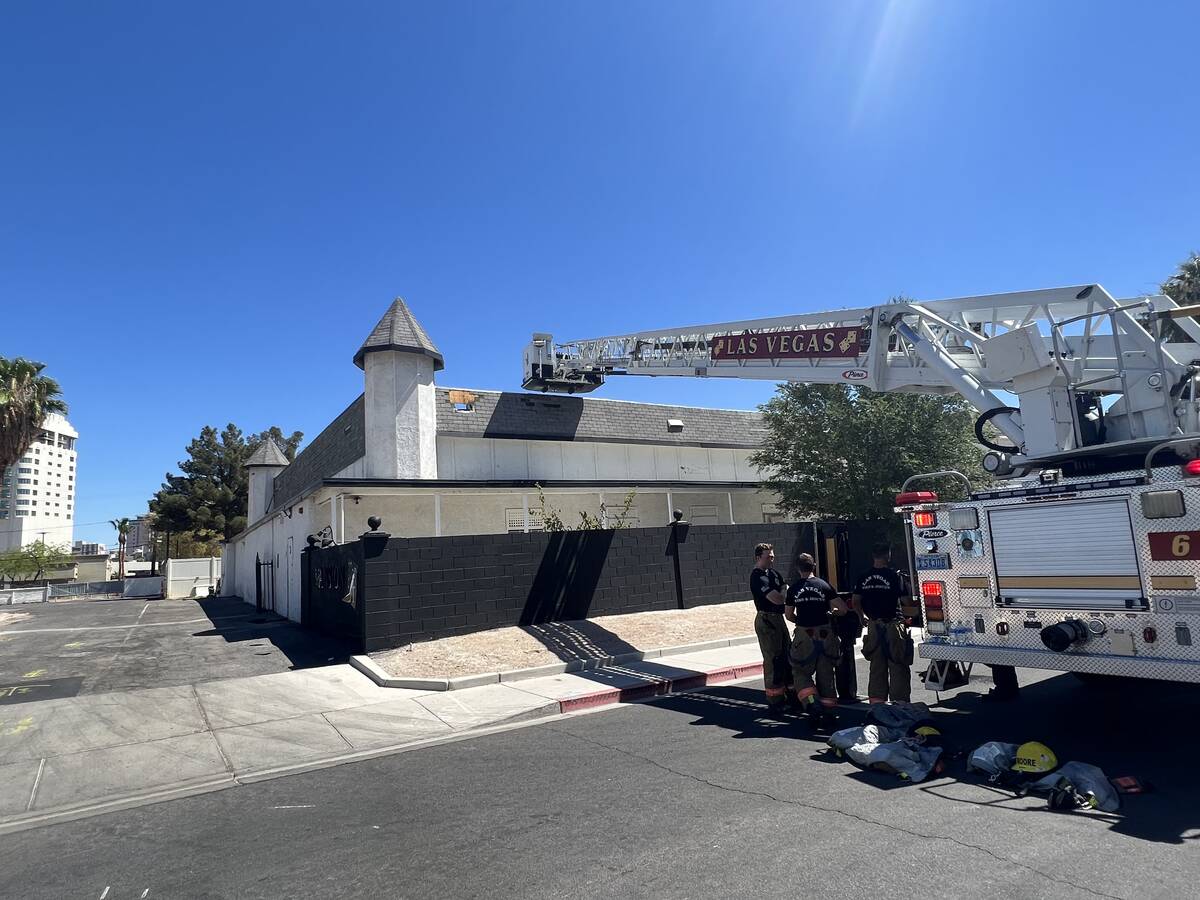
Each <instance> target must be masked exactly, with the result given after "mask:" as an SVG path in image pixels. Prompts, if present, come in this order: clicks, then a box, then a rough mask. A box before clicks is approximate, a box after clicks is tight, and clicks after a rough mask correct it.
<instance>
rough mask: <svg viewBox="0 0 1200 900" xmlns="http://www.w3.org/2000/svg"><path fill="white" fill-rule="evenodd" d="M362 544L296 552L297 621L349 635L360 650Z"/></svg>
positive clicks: (362, 635)
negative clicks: (298, 583)
mask: <svg viewBox="0 0 1200 900" xmlns="http://www.w3.org/2000/svg"><path fill="white" fill-rule="evenodd" d="M363 569H364V559H363V545H362V542H361V541H355V542H354V543H352V544H340V545H334V546H331V547H309V548H308V549H307V550H303V551H301V553H300V571H301V572H302V573H303V580H302V582H301V586H300V598H301V600H300V602H301V610H302V612H301V621H302V622H303V623H304V624H305V625H307V626H308V627H310V628H315V629H317V630H319V631H323V632H325V633H326V634H332V635H337V636H338V637H344V638H349V639H350V640H352V641H354V642H355V643H357V644H358V645H359V648H360V650H359V652H362V647H363V646H364V640H365V633H366V605H365V602H364V591H363V587H364V584H365V580H364V572H363Z"/></svg>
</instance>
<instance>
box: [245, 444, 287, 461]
mask: <svg viewBox="0 0 1200 900" xmlns="http://www.w3.org/2000/svg"><path fill="white" fill-rule="evenodd" d="M287 464H288V458H287V457H286V456H284V455H283V451H282V450H280V449H279V445H278V444H276V443H275V442H274V441H273V440H271V439H270V438H267V439H266V440H265V441H263V442H262V443H261V444H259V445H258V448H257V449H256V450H255V451H254V452H253V453H251V454H250V458H249V459H248V460H246V463H245V465H246V467H247V468H249V467H250V466H286V465H287Z"/></svg>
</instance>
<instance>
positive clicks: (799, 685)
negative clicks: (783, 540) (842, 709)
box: [784, 553, 845, 725]
mask: <svg viewBox="0 0 1200 900" xmlns="http://www.w3.org/2000/svg"><path fill="white" fill-rule="evenodd" d="M816 569H817V566H816V563H815V562H814V561H813V558H812V557H811V556H809V555H808V554H807V553H802V554H800V558H799V559H798V560H797V561H796V570H797V572H798V573H799V575H800V577H799V578H798V579H797V580H796V581H795V583H793V584H792V585H791V587H789V588H788V592H787V602H786V604H785V605H784V616H785V617H786V618H787V620H788V621H789V622H791V623H792V624H793V625H795V626H796V631H795V634H794V636H793V637H792V650H791V664H792V675H793V676H794V678H795V684H796V697H797V700H798V701H799V703H800V705H801V709H803V710H804V711H806V712H807V713H808V714H809V715H810V716H812V717H813V718H814V719H817V720H818V721H819V722H820V723H821V724H822V725H829V724H831V723H832V722H833V720H834V719H835V718H836V714H835V713H834V710H835V709H836V708H837V686H836V684H835V677H834V667H835V666H836V665H837V661H838V658H839V657H840V656H841V653H842V650H841V641H840V640H838V636H837V632H836V631H835V630H834V626H833V622H832V621H831V618H830V616H831V613H832V612H833V611H834V609H835V608H836V609H839V610H842V611H844V610H845V606H844V604H842V601H840V600H838V599H837V591H835V590H834V589H833V587H832V586H830V584H829V582H827V581H825V580H824V579H821V578H818V577H817V576H816ZM814 675H816V684H815V685H814V684H813V676H814Z"/></svg>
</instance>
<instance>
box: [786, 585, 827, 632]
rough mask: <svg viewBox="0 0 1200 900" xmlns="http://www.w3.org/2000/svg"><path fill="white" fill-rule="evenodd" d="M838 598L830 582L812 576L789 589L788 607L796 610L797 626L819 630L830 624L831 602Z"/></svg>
mask: <svg viewBox="0 0 1200 900" xmlns="http://www.w3.org/2000/svg"><path fill="white" fill-rule="evenodd" d="M836 596H837V591H835V590H834V589H833V587H832V586H830V584H829V582H828V581H825V579H823V578H818V577H817V576H816V575H810V576H809V577H808V578H804V579H802V580H800V581H797V582H796V583H795V584H793V585H792V586H791V587H790V588H788V593H787V605H788V606H794V607H795V608H796V624H797V625H802V626H804V627H805V628H819V627H821V626H824V625H828V624H829V612H830V609H829V601H830V600H832V599H833V598H834V597H836Z"/></svg>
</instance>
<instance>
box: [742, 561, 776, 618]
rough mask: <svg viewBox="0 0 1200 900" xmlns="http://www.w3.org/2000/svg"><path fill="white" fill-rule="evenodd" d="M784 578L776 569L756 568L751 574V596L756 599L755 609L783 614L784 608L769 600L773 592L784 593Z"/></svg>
mask: <svg viewBox="0 0 1200 900" xmlns="http://www.w3.org/2000/svg"><path fill="white" fill-rule="evenodd" d="M783 588H784V583H783V576H782V575H780V574H779V573H778V572H776V571H775V570H774V569H759V568H757V567H756V568H754V569H752V570H751V572H750V595H751V596H752V597H754V608H755V609H757V610H758V611H759V612H773V613H782V612H783V607H782V606H778V605H777V604H774V603H772V602H771V601H770V600H768V599H767V594H769V593H771V591H782V590H783Z"/></svg>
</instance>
